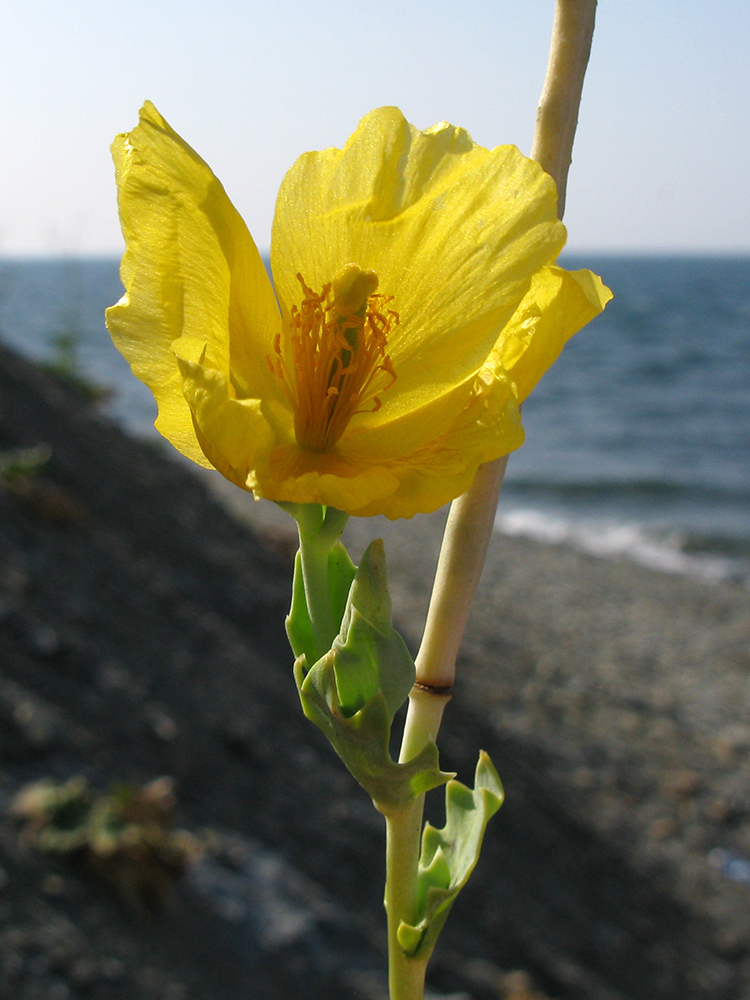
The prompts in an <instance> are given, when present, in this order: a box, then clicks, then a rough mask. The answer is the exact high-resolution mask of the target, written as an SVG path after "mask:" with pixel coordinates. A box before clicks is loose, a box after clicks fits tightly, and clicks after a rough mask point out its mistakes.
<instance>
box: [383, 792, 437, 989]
mask: <svg viewBox="0 0 750 1000" xmlns="http://www.w3.org/2000/svg"><path fill="white" fill-rule="evenodd" d="M423 806H424V796H420V797H419V798H418V799H417V801H416V802H415V803H414V804H413V805H412V806H411V807H410V808H409V809H404V810H403V811H402V812H398V813H393V814H391V815H390V816H386V818H385V825H386V854H385V858H386V878H385V909H386V913H387V914H388V985H389V988H390V1000H422V997H423V996H424V978H425V972H426V970H427V959H426V958H425V959H414V958H409V957H408V956H407V955H405V954H404V949H403V948H402V947H401V945H400V944H399V940H398V928H399V925H400V923H401V921H402V920H403V921H406V922H407V923H413V922H414V919H415V914H416V902H417V900H416V896H417V865H418V863H419V849H420V842H421V830H422V811H423Z"/></svg>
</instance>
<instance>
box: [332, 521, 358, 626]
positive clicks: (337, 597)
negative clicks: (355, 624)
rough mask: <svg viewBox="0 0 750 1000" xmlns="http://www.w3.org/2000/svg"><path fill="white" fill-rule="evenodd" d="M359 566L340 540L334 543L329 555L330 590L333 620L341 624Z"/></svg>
mask: <svg viewBox="0 0 750 1000" xmlns="http://www.w3.org/2000/svg"><path fill="white" fill-rule="evenodd" d="M356 572H357V567H356V566H355V565H354V563H353V562H352V561H351V559H350V558H349V553H348V552H347V551H346V549H345V548H344V546H343V544H342V543H341V542H340V541H338V540H337V541H336V542H334V544H333V548H332V549H331V551H330V553H329V556H328V592H329V593H330V595H331V608H332V609H333V620H334V621H335V622H336V623H337V624H338V625H340V624H341V622H342V621H343V618H344V612H345V611H346V602H347V601H348V599H349V591H350V590H351V586H352V580H354V574H355V573H356Z"/></svg>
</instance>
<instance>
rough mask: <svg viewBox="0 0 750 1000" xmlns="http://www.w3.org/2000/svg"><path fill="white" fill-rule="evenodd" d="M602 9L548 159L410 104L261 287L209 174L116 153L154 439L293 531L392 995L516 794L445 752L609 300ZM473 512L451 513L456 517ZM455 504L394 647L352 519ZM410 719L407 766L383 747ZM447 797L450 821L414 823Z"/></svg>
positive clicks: (313, 156)
mask: <svg viewBox="0 0 750 1000" xmlns="http://www.w3.org/2000/svg"><path fill="white" fill-rule="evenodd" d="M594 8H595V2H594V0H559V3H558V10H557V16H556V22H555V28H554V36H553V44H552V53H551V58H550V66H549V71H548V76H547V81H546V83H545V89H544V93H543V95H542V101H541V104H540V108H539V115H538V121H537V132H536V138H535V143H534V148H533V150H532V156H531V158H530V159H527V158H526V157H525V156H522V155H521V153H520V152H519V151H518V150H517V149H516V148H515V147H513V146H498V147H497V148H495V149H491V150H490V149H484V148H482V147H480V146H478V145H476V144H475V143H474V142H473V141H472V139H471V138H470V136H469V135H468V134H467V133H466V132H465V131H464V130H463V129H460V128H455V127H454V126H452V125H448V124H446V123H441V124H439V125H436V126H434V127H433V128H430V129H427V130H426V131H423V132H420V131H418V130H417V129H415V128H414V127H413V126H412V125H410V124H409V123H408V122H407V121H406V119H405V118H404V117H403V115H402V114H401V113H400V111H398V110H397V109H396V108H380V109H378V110H376V111H373V112H371V113H370V114H368V115H367V116H366V117H365V118H363V119H362V121H361V122H360V124H359V126H358V127H357V129H356V131H355V132H354V134H353V135H352V136H351V138H350V139H349V141H348V142H347V143H346V145H345V147H344V148H343V149H341V150H339V149H327V150H324V151H322V152H313V153H307V154H305V155H304V156H302V157H300V159H299V160H297V162H296V163H295V164H294V165H293V166H292V168H291V170H290V171H289V172H288V174H287V175H286V177H285V178H284V181H283V182H282V185H281V190H280V192H279V197H278V201H277V204H276V214H275V218H274V225H273V235H272V244H271V268H272V272H273V284H272V283H271V281H270V280H269V278H268V276H267V273H266V270H265V267H264V265H263V262H262V260H261V257H260V254H259V253H258V251H257V249H256V247H255V244H254V243H253V240H252V238H251V236H250V234H249V232H248V231H247V228H246V227H245V224H244V223H243V221H242V219H241V218H240V216H239V215H238V213H237V212H236V210H235V209H234V207H233V205H232V203H231V202H230V201H229V199H228V197H227V195H226V194H225V192H224V189H223V188H222V186H221V184H220V183H219V181H218V180H217V179H216V177H215V176H214V175H213V173H212V172H211V170H210V168H209V167H208V166H207V165H206V163H205V162H204V161H203V160H202V159H201V158H200V157H199V156H198V154H197V153H195V152H194V151H193V150H192V149H191V148H190V146H189V145H188V144H187V143H186V142H185V141H184V140H183V139H182V138H181V137H180V136H179V135H178V134H177V133H176V132H175V131H173V129H172V128H171V127H170V126H169V125H168V124H167V122H166V121H165V120H164V119H163V118H162V117H161V115H160V114H159V113H158V112H157V110H156V109H155V108H154V107H153V105H151V104H149V103H147V104H146V105H145V106H144V107H143V109H142V111H141V117H140V122H139V124H138V126H137V127H136V128H135V129H133V130H132V131H131V132H129V133H127V134H125V135H121V136H119V137H118V138H117V139H116V141H115V144H114V147H113V150H114V157H115V163H116V170H117V184H118V191H119V207H120V219H121V222H122V229H123V233H124V236H125V241H126V251H125V256H124V258H123V262H122V271H121V274H122V280H123V283H124V285H125V294H124V296H123V298H122V299H121V300H120V302H119V303H117V305H115V306H113V307H112V308H111V309H109V310H108V314H107V323H108V326H109V329H110V331H111V334H112V337H113V339H114V341H115V344H116V345H117V347H118V348H119V349H120V351H122V353H123V354H124V355H125V357H126V358H127V359H128V361H129V362H130V364H131V366H132V369H133V371H134V373H135V374H136V375H137V376H138V377H139V378H140V379H142V380H143V381H144V382H145V383H146V384H147V385H148V386H149V387H150V388H151V389H152V391H153V393H154V396H155V397H156V401H157V404H158V407H159V414H158V417H157V421H156V426H157V429H158V430H159V431H160V432H161V433H162V434H163V435H164V436H165V437H166V438H167V439H168V440H169V441H171V443H172V444H173V445H174V446H175V447H176V448H177V449H178V450H179V451H181V452H182V453H183V454H184V455H186V456H187V457H188V458H191V459H193V460H194V461H195V462H197V463H198V464H200V465H203V466H206V467H209V468H214V469H217V470H218V471H219V472H220V473H222V474H223V475H224V476H226V477H227V478H228V479H229V480H231V481H232V482H233V483H235V484H236V485H237V486H238V487H240V488H241V489H244V490H248V491H251V492H252V493H254V494H255V496H256V497H257V498H258V499H261V498H265V499H266V500H272V501H275V502H276V503H277V504H279V505H280V506H281V507H283V508H284V509H285V510H287V511H288V512H289V513H290V514H291V515H292V517H294V518H295V520H296V522H297V526H298V529H299V540H300V548H299V553H298V555H297V560H296V569H295V575H294V583H293V593H292V602H291V610H290V613H289V616H288V619H287V631H288V635H289V640H290V643H291V646H292V650H293V652H294V656H295V664H294V676H295V680H296V683H297V687H298V689H299V695H300V700H301V702H302V708H303V710H304V712H305V714H306V715H307V717H308V718H309V719H311V720H312V722H314V723H315V725H317V726H318V727H319V728H320V729H321V730H322V731H323V732H324V733H325V735H326V736H327V737H328V739H329V740H330V742H331V744H332V746H333V747H334V749H335V750H336V752H337V753H338V754H339V756H340V757H341V758H342V760H343V761H344V763H345V764H346V766H347V767H348V768H349V770H350V771H351V772H352V774H353V775H354V776H355V777H356V778H357V780H358V781H359V782H360V784H361V785H362V787H363V788H364V789H365V790H366V791H367V793H368V794H369V795H370V796H371V798H372V800H373V802H374V804H375V807H376V808H377V809H378V810H379V811H380V812H381V813H382V814H383V816H384V817H385V824H386V836H387V846H386V889H385V906H386V911H387V918H388V940H389V961H390V990H391V1000H419V998H421V997H422V996H423V990H424V978H425V969H426V966H427V962H428V960H429V957H430V955H431V953H432V950H433V948H434V946H435V942H436V940H437V937H438V934H439V933H440V930H441V929H442V927H443V924H444V923H445V920H446V917H447V916H448V912H449V910H450V908H451V905H452V903H453V901H454V899H455V898H456V895H457V893H458V892H459V891H460V890H461V888H462V887H463V885H464V884H465V883H466V881H467V879H468V878H469V875H470V874H471V871H472V870H473V868H474V866H475V865H476V863H477V859H478V857H479V850H480V847H481V843H482V838H483V836H484V832H485V828H486V825H487V822H488V820H489V819H490V818H491V816H492V815H493V813H494V812H495V811H496V810H497V809H498V808H499V807H500V805H501V803H502V799H503V790H502V786H501V783H500V779H499V777H498V775H497V773H496V771H495V769H494V767H493V765H492V763H491V761H490V760H489V758H488V757H487V755H486V754H483V753H480V755H479V762H478V764H477V768H476V773H475V776H474V787H473V788H471V787H468V786H467V785H464V784H462V783H460V782H458V781H456V780H455V778H454V776H453V775H452V774H450V773H448V772H445V771H443V770H441V768H440V766H439V761H438V747H437V743H436V740H437V735H438V729H439V726H440V721H441V718H442V714H443V709H444V707H445V705H446V703H447V701H448V700H449V698H450V692H451V687H452V684H453V675H454V666H455V658H456V653H457V650H458V646H459V642H460V639H461V635H462V633H463V629H464V626H465V623H466V619H467V616H468V612H469V606H470V604H471V600H472V597H473V593H474V589H475V587H476V584H477V581H478V578H479V574H480V572H481V568H482V564H483V561H484V555H485V551H486V547H487V543H488V540H489V536H490V532H491V528H492V523H493V518H494V514H495V507H496V503H497V497H498V492H499V489H500V484H501V481H502V477H503V472H504V469H505V461H506V457H507V455H508V453H509V452H511V451H513V450H514V449H516V448H518V447H519V446H520V445H521V444H522V442H523V428H522V425H521V420H520V406H521V403H522V402H523V400H524V399H525V398H526V397H527V396H528V395H529V393H530V392H531V391H532V390H533V388H534V386H535V385H536V384H537V382H538V381H539V379H540V378H541V377H542V375H543V374H544V372H545V371H546V370H547V368H548V367H549V366H550V365H551V364H552V363H553V362H554V360H555V359H556V358H557V356H558V354H559V353H560V351H561V349H562V347H563V346H564V344H565V342H566V340H567V339H568V338H569V337H570V336H572V335H573V334H574V333H575V332H576V331H577V330H579V329H580V328H581V327H582V326H583V325H584V324H585V323H587V322H588V321H589V320H590V319H592V318H593V317H594V316H596V315H597V314H598V313H599V312H600V311H601V310H602V309H603V308H604V306H605V305H606V303H607V301H608V299H609V298H610V293H609V291H608V290H607V289H606V288H605V287H604V286H603V285H602V283H601V281H600V280H599V278H597V277H596V276H595V275H593V274H592V273H591V272H589V271H576V272H569V271H566V270H564V269H563V268H561V267H559V266H558V265H557V263H556V261H557V257H558V255H559V253H560V251H561V249H562V247H563V245H564V243H565V237H566V233H565V228H564V226H563V225H562V223H561V221H560V215H561V214H562V207H563V200H564V191H565V180H566V176H567V169H568V165H569V163H570V151H571V147H572V142H573V135H574V132H575V125H576V120H577V109H578V103H579V99H580V94H581V87H582V83H583V74H584V71H585V67H586V62H587V59H588V51H589V46H590V42H591V35H592V31H593V22H594ZM456 498H458V499H456ZM450 501H455V502H454V504H453V508H452V511H451V515H450V518H449V522H448V527H447V532H446V537H445V540H444V546H443V551H442V555H441V559H440V563H439V566H438V571H437V577H436V581H435V587H434V591H433V596H432V602H431V605H430V611H429V615H428V620H427V625H426V631H425V635H424V640H423V643H422V646H421V648H420V651H419V654H418V656H417V658H416V661H413V660H412V658H411V656H410V654H409V652H408V650H407V648H406V646H405V644H404V642H403V640H402V639H401V637H400V636H399V634H398V633H397V632H396V630H395V629H394V627H393V624H392V619H391V602H390V597H389V593H388V587H387V580H386V568H385V555H384V552H383V546H382V544H381V543H379V542H375V543H373V544H372V545H371V546H370V547H369V548H368V550H367V551H366V552H365V554H364V556H363V557H362V560H361V562H360V564H359V566H355V565H354V564H353V563H352V561H351V559H350V558H349V555H348V554H347V552H346V550H345V549H344V547H343V545H342V543H341V541H340V536H341V533H342V531H343V528H344V525H345V523H346V521H347V518H348V517H350V516H356V517H368V516H371V515H375V514H385V515H386V516H388V517H390V518H400V517H411V516H412V515H414V514H417V513H423V512H428V511H433V510H436V509H437V508H438V507H440V506H442V505H443V504H446V503H448V502H450ZM407 700H408V703H409V704H408V711H407V715H406V722H405V726H404V731H403V735H402V743H401V751H400V754H399V755H398V758H397V759H396V760H394V759H393V758H392V757H391V754H390V750H389V748H390V746H391V745H392V743H391V727H392V724H393V720H394V716H395V715H396V712H397V710H398V709H399V708H400V707H401V706H402V705H403V704H404V702H406V701H407ZM440 786H445V810H446V819H445V825H444V826H443V827H442V828H441V829H436V828H434V827H432V826H431V825H429V824H427V825H425V826H424V828H423V823H422V816H423V803H424V796H425V793H427V792H428V791H430V790H431V789H435V788H437V787H440Z"/></svg>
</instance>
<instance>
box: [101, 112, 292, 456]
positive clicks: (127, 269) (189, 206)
mask: <svg viewBox="0 0 750 1000" xmlns="http://www.w3.org/2000/svg"><path fill="white" fill-rule="evenodd" d="M113 155H114V159H115V166H116V172H117V184H118V189H119V207H120V219H121V223H122V229H123V235H124V236H125V242H126V252H125V256H124V257H123V261H122V268H121V276H122V281H123V284H124V285H125V294H124V296H123V297H122V299H121V300H120V302H119V303H118V304H117V305H115V306H113V307H112V308H111V309H109V310H108V311H107V325H108V327H109V329H110V332H111V334H112V338H113V339H114V341H115V344H116V346H117V347H118V348H119V350H120V351H121V352H122V353H123V354H124V355H125V357H126V358H127V360H128V361H129V362H130V364H131V367H132V369H133V372H134V373H135V375H137V377H138V378H140V379H141V380H142V381H143V382H145V383H146V384H147V385H148V386H149V388H150V389H151V390H152V392H153V393H154V396H155V397H156V401H157V403H158V406H159V416H158V417H157V420H156V427H157V429H158V430H159V431H160V432H161V433H162V434H163V435H164V436H165V437H166V438H168V439H169V440H170V441H171V442H172V444H174V445H175V447H176V448H178V450H179V451H181V452H182V453H183V454H185V455H187V456H188V457H189V458H191V459H193V460H194V461H196V462H198V463H199V464H201V465H206V464H207V462H206V459H205V457H204V456H203V454H202V448H201V447H200V445H199V443H198V441H197V439H196V435H195V430H194V427H193V421H192V417H191V413H190V408H189V407H188V404H187V402H186V400H185V398H184V396H183V392H182V376H181V374H180V371H179V368H178V365H177V362H176V359H175V357H174V355H173V354H172V350H171V345H172V343H173V342H174V341H176V340H177V339H178V338H180V337H181V336H183V335H184V336H187V337H198V338H199V339H200V340H201V341H202V342H204V343H205V345H206V359H207V363H208V364H209V365H210V366H211V367H212V368H214V369H215V370H217V371H220V372H223V373H224V374H225V375H227V376H228V375H229V373H230V370H231V372H232V378H233V379H234V381H235V383H236V386H237V388H238V391H240V392H241V394H242V395H246V396H250V397H256V398H258V397H260V396H262V395H268V394H269V393H270V394H273V393H274V391H278V390H277V389H276V388H275V387H276V382H275V380H273V379H272V377H271V376H270V373H269V372H268V369H267V365H266V362H265V353H266V352H267V351H268V345H269V344H270V343H271V342H272V340H273V336H274V334H275V332H276V330H277V329H278V328H279V312H278V307H277V305H276V301H275V297H274V294H273V289H272V287H271V284H270V281H269V279H268V276H267V274H266V271H265V268H264V266H263V262H262V260H261V258H260V255H259V254H258V251H257V249H256V247H255V244H254V243H253V241H252V238H251V236H250V234H249V233H248V231H247V228H246V226H245V224H244V222H243V221H242V219H241V218H240V216H239V215H238V213H237V212H236V210H235V209H234V207H233V205H232V203H231V202H230V201H229V199H228V197H227V195H226V193H225V192H224V189H223V188H222V186H221V184H220V183H219V181H218V180H217V179H216V178H215V177H214V175H213V173H212V172H211V170H210V168H209V167H208V166H207V164H206V163H204V161H203V160H202V159H201V158H200V157H199V156H198V154H197V153H195V152H194V151H193V150H192V149H191V148H190V146H188V145H187V143H185V142H184V141H183V140H182V139H181V138H180V137H179V136H178V135H177V133H176V132H174V131H173V130H172V129H171V128H170V127H169V125H168V124H167V123H166V122H165V121H164V119H163V118H162V117H161V116H160V115H159V113H158V112H157V111H156V109H155V108H154V107H153V105H152V104H150V103H148V102H147V103H146V104H145V105H144V107H143V109H142V111H141V116H140V123H139V125H138V126H137V127H136V128H135V129H133V131H132V132H130V133H128V134H127V135H120V136H118V138H117V139H116V140H115V143H114V145H113Z"/></svg>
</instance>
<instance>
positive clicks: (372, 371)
mask: <svg viewBox="0 0 750 1000" xmlns="http://www.w3.org/2000/svg"><path fill="white" fill-rule="evenodd" d="M297 280H298V281H299V283H300V285H301V286H302V302H301V304H300V305H299V307H298V306H292V309H291V314H290V319H289V324H288V328H287V329H285V330H284V333H283V334H282V335H279V334H277V336H276V337H275V338H274V343H273V352H274V353H273V355H272V356H268V357H267V361H268V366H269V368H270V370H271V372H272V373H273V374H274V375H276V376H277V377H278V378H279V379H280V380H281V381H282V382H283V384H284V388H285V389H286V391H287V395H288V396H289V400H290V402H291V403H292V406H293V407H294V430H295V435H296V437H297V441H298V443H299V445H300V446H301V447H302V448H305V449H307V450H308V451H317V452H323V451H330V450H331V449H333V448H334V447H335V445H336V442H337V441H338V440H339V438H340V437H341V435H342V434H343V433H344V431H345V430H346V428H347V426H348V424H349V421H350V420H351V419H352V417H353V416H355V414H357V413H366V412H371V413H374V412H377V411H378V410H379V409H380V407H381V406H382V401H381V399H380V395H381V394H382V393H383V392H386V391H387V390H388V389H389V388H390V387H391V385H393V382H394V380H395V378H396V373H395V372H394V370H393V365H392V364H391V359H390V357H389V356H388V354H387V353H386V346H387V341H388V336H389V334H390V332H391V330H392V329H393V328H394V327H395V326H397V324H398V321H399V318H398V313H396V312H395V311H394V310H393V309H390V308H388V304H389V303H390V302H391V301H392V298H391V297H390V296H386V295H380V294H375V289H376V288H377V283H378V279H377V275H376V274H375V273H374V272H373V271H365V270H363V269H362V268H360V267H359V266H358V265H356V264H347V265H346V267H345V268H343V269H342V271H341V272H340V273H339V274H338V275H337V276H336V278H334V280H333V282H331V283H329V284H327V285H324V286H323V289H322V291H321V292H320V294H316V293H315V292H313V291H312V289H311V288H309V287H308V285H307V284H306V283H305V281H304V279H303V277H302V275H300V274H298V275H297Z"/></svg>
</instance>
